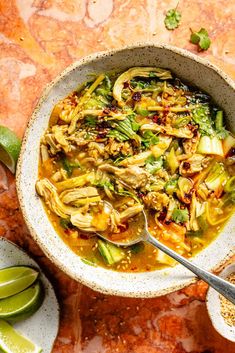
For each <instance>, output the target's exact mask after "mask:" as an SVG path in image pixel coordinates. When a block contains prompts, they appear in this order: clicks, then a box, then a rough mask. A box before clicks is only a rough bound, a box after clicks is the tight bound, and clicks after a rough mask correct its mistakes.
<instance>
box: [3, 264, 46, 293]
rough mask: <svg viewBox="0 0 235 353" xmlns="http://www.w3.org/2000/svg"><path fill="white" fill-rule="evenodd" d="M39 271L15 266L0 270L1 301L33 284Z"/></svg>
mask: <svg viewBox="0 0 235 353" xmlns="http://www.w3.org/2000/svg"><path fill="white" fill-rule="evenodd" d="M38 274H39V273H38V271H36V270H34V269H33V268H31V267H26V266H14V267H7V268H4V269H2V270H0V299H2V298H7V297H10V296H11V295H14V294H17V293H19V292H21V291H23V290H24V289H26V288H28V287H29V286H31V284H33V283H34V282H35V281H36V279H37V277H38Z"/></svg>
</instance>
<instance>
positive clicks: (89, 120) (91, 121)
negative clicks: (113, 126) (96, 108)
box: [85, 115, 97, 127]
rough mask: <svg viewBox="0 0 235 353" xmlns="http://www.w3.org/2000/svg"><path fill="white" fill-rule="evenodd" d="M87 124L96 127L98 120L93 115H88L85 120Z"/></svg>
mask: <svg viewBox="0 0 235 353" xmlns="http://www.w3.org/2000/svg"><path fill="white" fill-rule="evenodd" d="M85 124H86V125H87V126H90V127H96V124H97V118H96V117H95V116H92V115H88V116H87V117H86V119H85Z"/></svg>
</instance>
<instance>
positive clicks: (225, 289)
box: [146, 231, 235, 304]
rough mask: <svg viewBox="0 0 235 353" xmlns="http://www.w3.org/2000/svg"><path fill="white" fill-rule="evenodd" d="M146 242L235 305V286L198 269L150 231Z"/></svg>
mask: <svg viewBox="0 0 235 353" xmlns="http://www.w3.org/2000/svg"><path fill="white" fill-rule="evenodd" d="M146 233H147V239H146V241H147V242H148V243H150V244H152V245H153V246H155V247H156V248H158V249H160V250H161V251H163V252H164V253H165V254H167V255H169V256H170V257H172V258H173V259H175V260H176V261H178V262H179V263H180V264H182V265H183V266H185V267H187V268H188V269H189V270H190V271H192V272H193V273H194V274H195V275H196V276H197V277H199V278H201V279H202V280H203V281H204V282H206V283H208V284H209V285H210V286H211V287H212V288H214V289H215V290H216V291H217V292H219V293H220V294H222V295H223V296H224V297H225V298H227V299H228V300H229V301H230V302H232V303H233V304H235V285H233V284H231V283H229V282H228V281H226V280H224V279H222V278H220V277H218V276H216V275H214V274H213V273H210V272H208V271H206V270H203V269H202V268H200V267H198V266H197V265H195V264H194V263H192V262H190V261H189V260H187V259H186V258H184V257H183V256H181V255H179V254H177V253H176V252H175V251H174V250H172V249H170V248H168V247H167V246H165V245H164V244H162V243H161V242H160V241H158V240H157V239H155V238H154V237H153V236H152V235H151V234H150V233H149V232H148V231H146Z"/></svg>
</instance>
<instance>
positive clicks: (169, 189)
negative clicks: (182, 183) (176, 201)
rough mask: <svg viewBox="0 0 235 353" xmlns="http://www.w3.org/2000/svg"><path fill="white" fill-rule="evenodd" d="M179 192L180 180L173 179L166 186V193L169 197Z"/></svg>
mask: <svg viewBox="0 0 235 353" xmlns="http://www.w3.org/2000/svg"><path fill="white" fill-rule="evenodd" d="M177 190H178V179H171V180H169V181H168V182H167V183H166V185H165V191H166V193H167V194H168V195H173V193H174V192H176V191H177Z"/></svg>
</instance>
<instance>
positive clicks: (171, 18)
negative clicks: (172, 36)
mask: <svg viewBox="0 0 235 353" xmlns="http://www.w3.org/2000/svg"><path fill="white" fill-rule="evenodd" d="M180 20H181V13H180V12H179V11H178V10H177V9H176V8H175V9H171V10H168V11H167V13H166V17H165V20H164V23H165V26H166V28H167V29H169V30H173V29H175V28H177V27H178V26H179V23H180Z"/></svg>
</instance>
